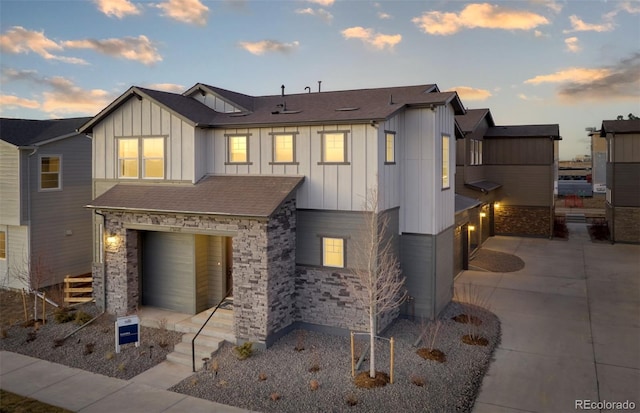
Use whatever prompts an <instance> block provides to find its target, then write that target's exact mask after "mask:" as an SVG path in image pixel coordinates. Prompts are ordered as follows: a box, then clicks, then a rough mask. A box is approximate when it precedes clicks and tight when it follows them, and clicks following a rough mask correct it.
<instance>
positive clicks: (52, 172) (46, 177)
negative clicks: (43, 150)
mask: <svg viewBox="0 0 640 413" xmlns="http://www.w3.org/2000/svg"><path fill="white" fill-rule="evenodd" d="M61 171H62V157H61V156H60V155H42V156H41V157H40V189H42V190H52V189H62V175H61V173H60V172H61Z"/></svg>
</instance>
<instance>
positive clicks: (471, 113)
mask: <svg viewBox="0 0 640 413" xmlns="http://www.w3.org/2000/svg"><path fill="white" fill-rule="evenodd" d="M485 118H486V119H487V123H488V124H489V127H492V126H495V125H496V124H495V123H494V122H493V116H491V111H490V110H489V109H467V111H466V113H465V114H464V115H456V122H457V123H458V126H459V127H460V130H462V132H464V133H465V134H466V133H471V132H473V131H474V130H475V129H476V128H477V127H478V125H479V124H480V122H481V121H482V120H483V119H485Z"/></svg>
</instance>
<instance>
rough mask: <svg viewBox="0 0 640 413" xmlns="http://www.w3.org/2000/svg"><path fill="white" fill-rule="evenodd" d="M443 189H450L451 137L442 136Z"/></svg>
mask: <svg viewBox="0 0 640 413" xmlns="http://www.w3.org/2000/svg"><path fill="white" fill-rule="evenodd" d="M442 187H443V188H449V137H448V136H442Z"/></svg>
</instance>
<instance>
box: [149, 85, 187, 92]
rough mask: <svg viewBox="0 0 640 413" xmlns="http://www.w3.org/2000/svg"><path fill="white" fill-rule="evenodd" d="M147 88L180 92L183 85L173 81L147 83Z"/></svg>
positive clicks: (182, 90)
mask: <svg viewBox="0 0 640 413" xmlns="http://www.w3.org/2000/svg"><path fill="white" fill-rule="evenodd" d="M147 87H148V88H149V89H154V90H163V91H165V92H173V93H181V92H184V86H182V85H177V84H175V83H149V84H147Z"/></svg>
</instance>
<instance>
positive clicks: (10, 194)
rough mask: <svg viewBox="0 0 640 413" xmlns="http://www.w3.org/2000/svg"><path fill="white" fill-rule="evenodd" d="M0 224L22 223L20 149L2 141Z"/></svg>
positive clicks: (0, 149) (0, 151)
mask: <svg viewBox="0 0 640 413" xmlns="http://www.w3.org/2000/svg"><path fill="white" fill-rule="evenodd" d="M0 224H1V225H20V150H19V149H18V148H17V147H16V146H14V145H11V144H10V143H7V142H4V141H0Z"/></svg>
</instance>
